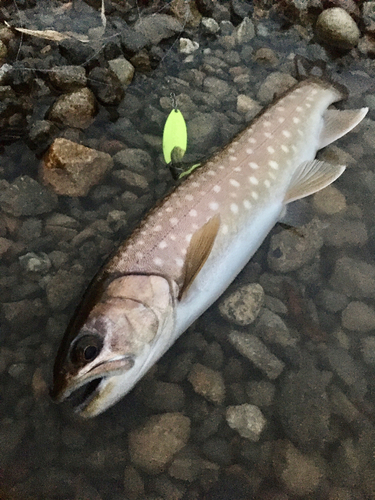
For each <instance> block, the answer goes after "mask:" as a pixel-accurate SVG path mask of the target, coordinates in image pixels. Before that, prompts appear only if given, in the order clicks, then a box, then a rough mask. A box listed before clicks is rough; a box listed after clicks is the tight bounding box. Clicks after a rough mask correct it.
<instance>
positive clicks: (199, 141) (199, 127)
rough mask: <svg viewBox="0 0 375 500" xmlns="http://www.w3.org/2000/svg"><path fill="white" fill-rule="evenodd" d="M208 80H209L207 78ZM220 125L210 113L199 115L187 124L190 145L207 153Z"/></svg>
mask: <svg viewBox="0 0 375 500" xmlns="http://www.w3.org/2000/svg"><path fill="white" fill-rule="evenodd" d="M206 80H207V78H206ZM219 127H220V124H219V123H218V122H217V120H213V119H212V114H210V113H197V114H196V116H195V117H194V118H193V119H192V120H191V121H190V122H188V124H187V130H188V137H189V140H190V145H191V147H193V148H194V149H196V150H198V151H200V150H204V151H207V145H209V146H212V144H213V143H214V141H215V139H216V138H217V136H218V133H219Z"/></svg>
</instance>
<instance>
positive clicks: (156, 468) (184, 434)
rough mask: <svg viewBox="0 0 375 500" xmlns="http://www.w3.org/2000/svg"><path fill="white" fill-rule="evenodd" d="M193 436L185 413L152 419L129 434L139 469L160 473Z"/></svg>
mask: <svg viewBox="0 0 375 500" xmlns="http://www.w3.org/2000/svg"><path fill="white" fill-rule="evenodd" d="M189 435H190V420H189V419H188V418H187V417H185V416H184V415H182V414H181V413H164V414H163V415H154V416H152V417H150V418H149V419H148V420H147V422H146V423H145V424H144V425H143V427H141V428H139V429H136V430H133V431H131V432H130V434H129V452H130V456H131V460H132V462H133V464H134V465H135V466H136V467H139V468H141V469H143V470H144V471H146V472H148V473H149V474H158V473H160V472H162V471H163V470H164V469H165V467H166V466H167V465H168V464H169V463H170V462H171V460H172V458H173V456H174V455H175V454H176V453H177V452H178V451H179V450H181V448H183V447H184V446H185V445H186V443H187V441H188V439H189Z"/></svg>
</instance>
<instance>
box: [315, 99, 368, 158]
mask: <svg viewBox="0 0 375 500" xmlns="http://www.w3.org/2000/svg"><path fill="white" fill-rule="evenodd" d="M367 112H368V108H361V109H348V110H345V111H340V110H338V109H327V111H326V112H325V113H324V115H323V120H324V125H323V130H322V132H321V134H320V138H319V147H318V149H321V148H324V147H325V146H327V145H328V144H331V142H334V141H336V140H337V139H340V137H342V136H343V135H345V134H347V133H348V132H350V131H351V130H352V129H353V128H354V127H355V126H357V125H358V123H360V122H361V121H362V120H363V118H364V117H365V116H366V114H367Z"/></svg>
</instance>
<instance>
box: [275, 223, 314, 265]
mask: <svg viewBox="0 0 375 500" xmlns="http://www.w3.org/2000/svg"><path fill="white" fill-rule="evenodd" d="M323 228H324V225H323V223H322V222H320V221H319V220H318V219H313V220H312V221H311V222H309V223H308V224H306V225H304V226H302V227H301V228H299V230H298V232H297V231H293V230H289V229H284V230H282V231H280V232H279V233H278V234H275V235H274V236H272V238H271V242H270V248H269V251H268V255H267V261H268V264H269V266H270V268H271V269H272V270H273V271H277V272H280V273H287V272H290V271H296V270H297V269H300V268H301V267H302V266H304V265H305V264H307V263H309V262H310V261H312V260H313V259H314V257H316V256H317V255H318V253H319V251H320V249H321V248H322V246H323V236H322V231H323Z"/></svg>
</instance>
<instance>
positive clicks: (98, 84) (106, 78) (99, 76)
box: [88, 68, 124, 106]
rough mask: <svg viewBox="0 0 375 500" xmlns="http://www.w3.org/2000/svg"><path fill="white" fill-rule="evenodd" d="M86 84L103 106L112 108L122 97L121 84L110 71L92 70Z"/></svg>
mask: <svg viewBox="0 0 375 500" xmlns="http://www.w3.org/2000/svg"><path fill="white" fill-rule="evenodd" d="M88 84H89V86H90V87H91V88H92V90H93V92H94V94H95V96H96V97H97V99H98V100H99V101H100V102H102V103H103V104H106V105H110V106H114V105H116V104H118V103H119V102H120V101H121V99H122V98H123V97H124V89H123V88H122V85H121V82H120V80H119V78H118V77H117V75H116V74H115V73H114V72H113V71H111V70H110V69H107V68H94V69H93V70H92V71H90V73H89V79H88Z"/></svg>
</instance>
